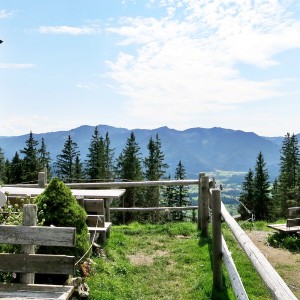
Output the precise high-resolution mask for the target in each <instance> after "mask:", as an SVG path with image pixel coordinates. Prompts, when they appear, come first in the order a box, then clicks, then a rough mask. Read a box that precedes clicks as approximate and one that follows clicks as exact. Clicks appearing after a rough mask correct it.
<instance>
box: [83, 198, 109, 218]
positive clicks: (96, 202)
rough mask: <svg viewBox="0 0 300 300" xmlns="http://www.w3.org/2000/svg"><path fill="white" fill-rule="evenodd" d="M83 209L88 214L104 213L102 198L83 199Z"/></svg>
mask: <svg viewBox="0 0 300 300" xmlns="http://www.w3.org/2000/svg"><path fill="white" fill-rule="evenodd" d="M84 209H85V210H86V212H87V213H88V214H92V213H94V214H97V215H104V200H103V199H84Z"/></svg>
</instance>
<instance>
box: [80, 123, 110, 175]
mask: <svg viewBox="0 0 300 300" xmlns="http://www.w3.org/2000/svg"><path fill="white" fill-rule="evenodd" d="M113 155H114V154H113V149H111V148H110V139H109V135H108V132H107V133H106V136H105V140H104V139H103V137H102V136H101V135H100V134H99V130H98V128H97V127H96V128H95V131H94V133H93V135H92V139H91V143H90V146H89V152H88V154H87V158H88V159H87V160H86V169H85V170H86V174H87V177H88V178H89V179H101V180H104V179H112V178H113Z"/></svg>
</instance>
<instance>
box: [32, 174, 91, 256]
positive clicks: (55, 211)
mask: <svg viewBox="0 0 300 300" xmlns="http://www.w3.org/2000/svg"><path fill="white" fill-rule="evenodd" d="M35 203H36V204H37V206H38V220H39V221H43V223H44V225H46V226H50V225H54V226H57V227H76V246H75V248H68V247H43V250H41V252H42V251H43V252H44V251H45V252H44V253H52V254H67V255H75V256H77V257H80V256H82V255H84V254H85V253H86V251H87V250H88V248H89V238H88V228H87V225H86V212H85V210H84V209H83V208H82V207H81V206H80V205H79V204H78V202H77V200H76V198H75V197H74V196H73V195H72V192H71V190H70V189H69V188H68V187H67V186H66V185H65V184H64V183H63V182H62V181H60V180H59V179H57V178H54V179H52V180H51V182H50V183H49V185H48V186H47V188H46V189H45V190H44V192H43V193H42V194H40V195H39V196H38V197H37V198H36V201H35Z"/></svg>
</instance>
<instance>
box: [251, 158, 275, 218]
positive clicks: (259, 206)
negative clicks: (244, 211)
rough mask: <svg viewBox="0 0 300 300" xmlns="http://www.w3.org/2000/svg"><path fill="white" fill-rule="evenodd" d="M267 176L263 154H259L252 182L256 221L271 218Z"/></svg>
mask: <svg viewBox="0 0 300 300" xmlns="http://www.w3.org/2000/svg"><path fill="white" fill-rule="evenodd" d="M268 180H269V174H268V171H267V169H266V163H265V161H264V157H263V154H262V153H261V152H259V154H258V157H257V160H256V165H255V175H254V180H253V187H254V193H253V197H254V214H255V218H256V219H257V220H269V219H270V218H271V215H270V210H271V200H270V183H269V181H268Z"/></svg>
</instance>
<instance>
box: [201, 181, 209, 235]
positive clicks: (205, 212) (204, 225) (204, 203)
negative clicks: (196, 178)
mask: <svg viewBox="0 0 300 300" xmlns="http://www.w3.org/2000/svg"><path fill="white" fill-rule="evenodd" d="M208 193H209V178H208V176H202V177H201V194H202V196H201V211H202V213H201V216H202V220H201V235H202V236H206V237H207V236H208V221H209V209H208V197H209V196H208Z"/></svg>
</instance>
